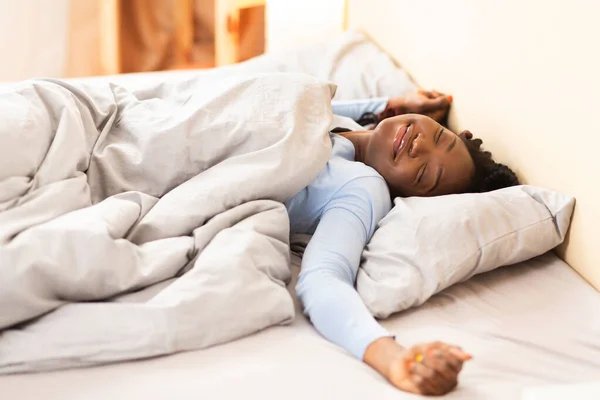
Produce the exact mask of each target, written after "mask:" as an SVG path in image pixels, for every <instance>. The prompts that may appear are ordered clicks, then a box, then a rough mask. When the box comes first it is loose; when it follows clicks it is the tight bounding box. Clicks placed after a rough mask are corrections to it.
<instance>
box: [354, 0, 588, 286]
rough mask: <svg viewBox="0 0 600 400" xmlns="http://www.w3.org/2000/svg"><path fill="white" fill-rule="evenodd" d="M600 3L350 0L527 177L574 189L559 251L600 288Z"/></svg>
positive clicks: (359, 19)
mask: <svg viewBox="0 0 600 400" xmlns="http://www.w3.org/2000/svg"><path fill="white" fill-rule="evenodd" d="M599 17H600V1H597V0H574V1H569V2H568V1H562V0H503V1H502V2H500V1H493V2H492V1H481V0H472V1H468V0H454V1H447V0H426V1H414V0H348V18H349V19H348V24H349V27H351V28H359V29H363V30H365V31H366V32H367V33H368V34H370V35H371V36H372V37H373V38H374V39H375V41H376V42H377V43H379V44H380V45H381V46H382V47H383V49H384V50H386V51H388V52H389V53H390V54H392V55H393V56H394V57H395V58H396V60H397V61H399V62H401V63H402V65H403V66H404V67H406V69H407V70H408V71H409V72H410V73H411V74H412V75H413V76H414V78H415V79H416V80H417V82H418V83H419V84H421V85H422V86H423V87H426V88H435V89H438V90H442V91H446V92H448V93H452V94H453V95H454V101H455V102H454V106H453V112H452V117H451V125H452V127H454V128H455V129H470V130H471V131H472V132H473V133H474V134H475V135H477V136H481V137H482V138H483V139H484V144H485V145H487V148H488V149H489V150H491V151H492V152H493V153H494V155H495V156H496V158H497V159H498V160H500V161H503V162H506V163H507V164H509V165H511V166H513V167H515V169H516V170H517V172H518V173H519V175H520V177H521V178H522V179H523V181H524V182H525V183H528V184H534V185H540V186H545V187H549V188H552V189H556V190H559V191H562V192H565V193H569V194H572V195H574V196H575V197H576V198H577V206H576V211H575V217H574V220H573V224H572V226H571V234H570V238H569V240H568V245H567V246H566V251H565V249H564V248H563V249H561V250H559V253H560V254H561V255H563V256H566V261H567V262H568V263H569V264H570V265H571V266H573V267H574V268H575V269H576V270H578V271H579V272H580V273H581V274H582V275H584V276H585V277H586V278H587V279H588V280H589V281H590V282H591V283H592V284H594V285H595V286H596V287H597V288H599V289H600V119H599V118H598V116H600V23H598V18H599Z"/></svg>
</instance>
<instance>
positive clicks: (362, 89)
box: [234, 31, 417, 100]
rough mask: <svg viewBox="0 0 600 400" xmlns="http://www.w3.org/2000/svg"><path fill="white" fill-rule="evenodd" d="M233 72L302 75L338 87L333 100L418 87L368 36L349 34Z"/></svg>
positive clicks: (395, 93)
mask: <svg viewBox="0 0 600 400" xmlns="http://www.w3.org/2000/svg"><path fill="white" fill-rule="evenodd" d="M234 68H239V69H244V70H250V71H257V72H258V71H259V72H275V71H278V72H301V73H305V74H309V75H312V76H315V77H317V78H320V79H323V80H329V81H332V82H333V83H335V84H336V85H338V89H337V91H336V93H335V97H334V99H336V100H354V99H363V98H371V97H394V96H401V95H404V94H406V93H411V92H415V91H416V90H417V85H416V84H415V83H414V82H413V81H412V80H411V79H410V77H409V76H408V74H407V73H406V72H405V71H404V70H403V69H401V68H400V67H398V65H396V63H395V62H394V61H393V60H392V59H391V58H390V56H389V55H388V54H386V53H385V52H384V51H382V50H381V49H380V48H379V47H377V45H376V44H375V43H373V41H371V40H370V39H369V38H368V37H367V36H366V35H365V34H363V33H361V32H357V31H347V32H344V33H343V34H341V35H339V36H336V37H334V38H327V40H324V41H322V42H320V43H314V44H311V45H308V46H303V47H299V48H293V49H290V50H287V51H282V52H272V53H267V54H265V55H263V56H260V57H256V58H254V59H252V60H249V61H247V62H245V63H241V64H238V65H236V66H235V67H234Z"/></svg>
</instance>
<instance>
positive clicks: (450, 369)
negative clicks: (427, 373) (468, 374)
mask: <svg viewBox="0 0 600 400" xmlns="http://www.w3.org/2000/svg"><path fill="white" fill-rule="evenodd" d="M449 358H453V357H452V356H449V355H447V354H444V351H443V350H441V349H434V350H430V351H428V353H427V356H425V357H424V358H423V364H424V365H426V366H427V367H429V368H431V369H433V370H435V371H436V372H437V373H438V374H440V375H441V376H442V377H443V378H444V379H445V380H446V381H455V380H456V376H457V375H458V372H459V371H457V370H456V369H455V368H454V365H451V364H450V362H449V361H448V359H449Z"/></svg>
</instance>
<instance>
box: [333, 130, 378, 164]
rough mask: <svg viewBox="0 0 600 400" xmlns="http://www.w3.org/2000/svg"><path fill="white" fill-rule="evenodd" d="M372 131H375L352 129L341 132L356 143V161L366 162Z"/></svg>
mask: <svg viewBox="0 0 600 400" xmlns="http://www.w3.org/2000/svg"><path fill="white" fill-rule="evenodd" d="M372 133H373V131H350V132H341V133H339V134H340V135H342V136H343V137H345V138H346V139H348V140H349V141H351V142H352V144H353V145H354V161H360V162H362V163H364V162H365V155H366V154H367V146H368V145H369V140H370V139H371V134H372Z"/></svg>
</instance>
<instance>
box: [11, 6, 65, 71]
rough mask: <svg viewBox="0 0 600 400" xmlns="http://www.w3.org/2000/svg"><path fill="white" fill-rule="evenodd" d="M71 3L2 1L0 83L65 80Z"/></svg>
mask: <svg viewBox="0 0 600 400" xmlns="http://www.w3.org/2000/svg"><path fill="white" fill-rule="evenodd" d="M68 10H69V0H0V81H11V80H19V79H26V78H31V77H35V76H46V77H61V76H64V74H65V63H66V56H67V34H68V26H69V24H68Z"/></svg>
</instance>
